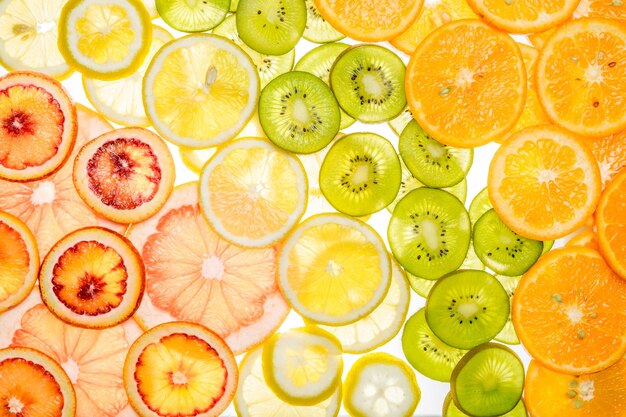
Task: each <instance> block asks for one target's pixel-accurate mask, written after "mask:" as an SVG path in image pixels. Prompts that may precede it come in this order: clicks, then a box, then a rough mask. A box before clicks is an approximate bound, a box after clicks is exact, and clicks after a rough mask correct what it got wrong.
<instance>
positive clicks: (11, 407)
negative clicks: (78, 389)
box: [0, 348, 76, 417]
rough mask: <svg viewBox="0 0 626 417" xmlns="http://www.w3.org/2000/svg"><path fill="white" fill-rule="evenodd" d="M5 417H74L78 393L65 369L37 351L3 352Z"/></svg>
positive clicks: (0, 372) (0, 375) (0, 387)
mask: <svg viewBox="0 0 626 417" xmlns="http://www.w3.org/2000/svg"><path fill="white" fill-rule="evenodd" d="M0 398H2V404H1V405H0V413H2V415H3V416H7V417H8V416H20V417H21V416H24V417H26V416H58V417H73V416H74V413H75V411H76V394H75V393H74V388H73V387H72V383H71V382H70V379H69V378H68V376H67V374H66V373H65V372H64V371H63V368H61V367H60V366H59V364H58V363H56V362H55V361H54V360H53V359H52V358H50V357H48V356H46V355H44V354H43V353H41V352H39V351H37V350H35V349H27V348H8V349H0Z"/></svg>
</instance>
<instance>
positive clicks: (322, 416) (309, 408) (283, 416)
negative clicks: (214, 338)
mask: <svg viewBox="0 0 626 417" xmlns="http://www.w3.org/2000/svg"><path fill="white" fill-rule="evenodd" d="M262 353H263V349H262V348H257V349H255V350H253V351H251V352H250V353H248V354H247V355H246V356H245V357H244V358H243V360H242V361H241V362H240V364H239V387H238V389H237V394H235V401H234V404H235V410H237V415H238V416H240V417H276V416H280V417H302V416H306V417H337V414H338V413H339V407H340V405H341V386H340V385H339V386H338V387H337V389H336V390H335V392H334V393H333V394H332V395H331V396H330V397H329V398H327V399H326V400H324V401H322V402H320V403H317V404H313V405H293V404H289V403H286V402H284V401H283V400H281V399H280V398H278V397H277V396H276V394H274V392H273V391H272V390H271V389H270V388H269V387H268V386H267V383H266V382H265V376H264V375H263V365H262V362H263V361H262V357H263V355H262Z"/></svg>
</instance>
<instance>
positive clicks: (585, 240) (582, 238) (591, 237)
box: [565, 229, 600, 251]
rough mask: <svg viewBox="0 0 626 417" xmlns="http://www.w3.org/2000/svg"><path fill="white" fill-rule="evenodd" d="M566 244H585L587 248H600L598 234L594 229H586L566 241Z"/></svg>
mask: <svg viewBox="0 0 626 417" xmlns="http://www.w3.org/2000/svg"><path fill="white" fill-rule="evenodd" d="M565 246H585V247H587V248H591V249H595V250H597V251H599V250H600V245H599V244H598V237H597V234H596V233H595V232H594V231H593V230H592V229H584V230H583V231H582V232H580V233H578V234H576V235H575V236H574V237H572V238H571V239H570V240H568V241H567V243H565Z"/></svg>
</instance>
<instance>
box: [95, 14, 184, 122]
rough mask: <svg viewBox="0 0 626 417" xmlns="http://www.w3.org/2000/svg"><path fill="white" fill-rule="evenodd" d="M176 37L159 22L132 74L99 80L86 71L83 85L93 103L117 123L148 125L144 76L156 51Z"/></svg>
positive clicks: (100, 111)
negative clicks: (145, 108)
mask: <svg viewBox="0 0 626 417" xmlns="http://www.w3.org/2000/svg"><path fill="white" fill-rule="evenodd" d="M172 39H174V37H173V36H172V35H171V34H170V33H169V32H167V31H166V30H165V29H162V28H160V27H158V26H154V25H153V26H152V43H151V44H150V50H149V52H148V55H147V56H146V58H145V60H144V61H143V64H141V66H140V67H139V69H137V71H136V72H134V73H133V74H131V75H129V76H127V77H124V78H120V79H118V80H110V81H105V80H98V79H97V78H90V77H88V76H85V75H83V88H84V89H85V93H86V94H87V98H88V99H89V101H90V102H91V104H92V105H93V106H94V107H95V108H96V109H97V110H98V112H99V113H102V114H103V115H105V116H106V117H107V119H109V120H112V121H113V122H115V123H119V124H121V125H124V126H142V127H145V126H148V125H149V124H150V121H149V120H148V117H147V116H146V112H145V110H144V108H143V100H142V97H141V88H142V81H143V77H144V75H145V73H146V70H147V69H148V64H150V61H151V60H152V57H153V56H154V54H156V53H157V51H158V50H159V49H160V48H161V47H162V46H163V45H164V44H165V43H167V42H169V41H171V40H172Z"/></svg>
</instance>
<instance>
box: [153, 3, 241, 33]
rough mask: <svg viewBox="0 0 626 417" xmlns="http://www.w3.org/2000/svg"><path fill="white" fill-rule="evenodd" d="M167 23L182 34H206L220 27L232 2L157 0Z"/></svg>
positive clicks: (161, 14)
mask: <svg viewBox="0 0 626 417" xmlns="http://www.w3.org/2000/svg"><path fill="white" fill-rule="evenodd" d="M155 3H156V8H157V10H158V12H159V15H160V16H161V18H162V19H163V21H164V22H165V23H167V24H168V25H170V26H171V27H173V28H174V29H176V30H180V31H181V32H205V31H207V30H211V29H213V28H214V27H215V26H217V25H219V24H220V22H221V21H222V20H224V18H225V17H226V14H227V13H228V10H229V8H230V0H203V1H200V0H191V1H190V0H156V1H155Z"/></svg>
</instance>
